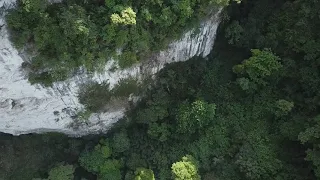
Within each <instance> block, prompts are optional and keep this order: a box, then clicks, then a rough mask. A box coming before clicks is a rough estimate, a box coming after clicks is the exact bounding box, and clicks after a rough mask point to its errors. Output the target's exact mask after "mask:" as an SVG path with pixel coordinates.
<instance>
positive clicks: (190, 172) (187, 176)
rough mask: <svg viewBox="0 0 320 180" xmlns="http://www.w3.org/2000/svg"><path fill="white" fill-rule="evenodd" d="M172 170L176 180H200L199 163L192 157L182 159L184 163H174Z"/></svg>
mask: <svg viewBox="0 0 320 180" xmlns="http://www.w3.org/2000/svg"><path fill="white" fill-rule="evenodd" d="M171 169H172V174H173V178H174V179H175V180H200V176H199V174H198V165H197V162H196V160H195V159H194V158H193V157H192V156H190V155H186V156H184V157H182V161H179V162H176V163H173V164H172V167H171Z"/></svg>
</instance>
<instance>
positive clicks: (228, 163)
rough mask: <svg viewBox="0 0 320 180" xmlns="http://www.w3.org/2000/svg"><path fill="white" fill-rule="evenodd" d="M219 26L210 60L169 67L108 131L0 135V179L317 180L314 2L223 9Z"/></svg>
mask: <svg viewBox="0 0 320 180" xmlns="http://www.w3.org/2000/svg"><path fill="white" fill-rule="evenodd" d="M139 2H140V1H139ZM153 2H162V1H161V0H159V1H153ZM170 2H173V1H170ZM181 2H182V1H181ZM183 2H195V1H192V0H190V1H188V0H186V1H183ZM197 2H202V1H197ZM138 4H139V3H138ZM221 18H222V22H221V24H220V27H219V30H218V33H217V37H216V43H215V46H214V49H213V51H212V52H211V54H210V55H209V56H208V57H207V58H199V57H195V58H192V59H190V60H189V61H187V62H180V63H174V64H170V65H167V66H166V68H164V69H163V70H161V71H160V72H159V73H158V74H157V76H156V80H155V81H154V83H152V84H151V85H150V86H151V88H149V89H148V90H147V91H146V94H145V96H144V97H143V99H142V101H141V102H140V103H139V104H138V105H137V107H136V108H134V109H132V110H131V111H130V112H128V114H127V116H126V118H124V119H123V120H121V121H120V122H118V124H117V125H116V126H115V127H114V128H113V129H112V131H110V132H108V134H106V135H99V136H98V135H97V136H92V137H83V138H79V139H76V138H67V137H64V136H63V135H55V134H48V135H24V136H21V137H11V136H1V138H2V139H3V140H1V146H0V148H1V149H2V150H1V153H0V158H1V159H0V160H1V161H0V173H1V174H0V177H2V178H3V179H4V180H7V179H12V180H20V179H21V177H23V178H24V179H32V178H38V179H39V180H41V179H48V180H72V179H79V180H81V179H82V180H84V179H88V180H91V179H98V180H121V179H124V180H155V179H156V180H158V179H159V180H167V179H174V180H200V179H202V180H239V179H241V180H315V179H319V178H320V139H319V135H320V113H319V112H320V111H319V107H320V103H319V102H320V91H319V90H320V68H319V65H320V41H319V40H320V39H319V38H320V34H319V29H320V21H319V20H320V19H319V18H320V1H318V0H243V1H242V2H241V3H237V2H231V3H230V4H229V5H228V6H227V7H225V9H224V12H223V13H222V15H221ZM137 22H138V21H137ZM90 102H91V101H90ZM91 103H94V102H91ZM99 103H100V102H99ZM92 107H95V106H94V104H93V105H92ZM57 136H59V137H58V138H57ZM2 142H7V143H8V144H10V143H14V144H15V145H2V144H3V143H2ZM27 155H28V156H27ZM26 157H28V158H30V159H27V158H26ZM44 157H46V158H44ZM24 160H25V161H24ZM25 163H27V164H25ZM0 179H1V178H0Z"/></svg>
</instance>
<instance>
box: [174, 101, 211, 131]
mask: <svg viewBox="0 0 320 180" xmlns="http://www.w3.org/2000/svg"><path fill="white" fill-rule="evenodd" d="M215 110H216V106H215V104H208V103H206V102H204V101H201V100H197V101H195V102H193V103H191V104H183V105H182V106H180V108H179V112H178V115H177V121H178V130H179V131H180V132H183V133H187V132H188V133H193V132H194V131H195V130H197V129H201V128H203V127H206V126H207V125H208V124H209V123H210V121H212V120H213V117H214V115H215Z"/></svg>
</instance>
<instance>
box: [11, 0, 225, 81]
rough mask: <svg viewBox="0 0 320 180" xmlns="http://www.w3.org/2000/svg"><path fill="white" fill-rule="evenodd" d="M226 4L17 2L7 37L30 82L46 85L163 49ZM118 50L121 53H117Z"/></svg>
mask: <svg viewBox="0 0 320 180" xmlns="http://www.w3.org/2000/svg"><path fill="white" fill-rule="evenodd" d="M227 3H228V0H222V1H221V0H201V1H197V0H183V1H173V0H152V1H149V0H142V1H127V0H105V1H104V0H90V1H87V0H66V1H62V2H61V3H54V4H51V3H49V2H47V1H44V0H18V2H17V7H16V8H14V9H12V10H11V11H10V12H9V13H8V15H7V18H6V19H7V23H8V27H9V29H10V31H11V39H12V41H13V43H14V45H15V46H16V47H17V48H19V49H26V50H27V52H28V53H29V54H30V56H31V57H33V58H32V61H31V63H30V64H28V67H29V69H30V70H31V71H30V73H29V81H30V82H31V83H42V84H44V85H47V86H48V85H50V84H51V83H52V82H55V81H61V80H65V79H66V78H67V77H70V76H72V75H73V74H74V73H75V72H76V71H77V70H78V68H79V67H82V66H84V67H85V68H86V69H87V70H88V71H89V72H93V71H97V70H101V69H103V67H104V65H105V63H106V62H107V61H108V60H110V59H115V60H117V64H118V66H119V68H127V67H130V66H131V65H132V64H134V63H136V62H138V61H141V60H143V59H146V58H147V57H148V56H150V55H151V53H152V52H155V51H157V50H160V49H163V48H165V47H166V45H168V43H169V42H171V41H172V40H174V39H177V38H179V37H180V36H181V35H182V33H183V32H184V31H186V30H187V29H189V28H191V27H193V26H195V25H196V24H197V23H199V21H200V20H201V18H204V17H205V16H207V15H208V14H210V12H212V10H213V9H214V8H217V7H218V6H222V5H226V4H227ZM119 51H120V52H121V53H119Z"/></svg>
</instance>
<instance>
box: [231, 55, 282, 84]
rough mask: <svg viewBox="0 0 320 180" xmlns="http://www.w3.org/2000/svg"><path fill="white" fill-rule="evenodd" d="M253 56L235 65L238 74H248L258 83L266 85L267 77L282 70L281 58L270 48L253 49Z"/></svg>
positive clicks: (234, 68) (234, 70)
mask: <svg viewBox="0 0 320 180" xmlns="http://www.w3.org/2000/svg"><path fill="white" fill-rule="evenodd" d="M251 52H252V56H251V57H250V58H249V59H247V60H244V61H243V62H242V64H239V65H236V66H234V67H233V72H235V73H237V74H247V75H248V77H249V79H250V80H251V81H253V82H255V83H257V84H262V85H265V84H266V82H265V80H264V79H265V78H267V77H269V76H271V75H272V74H273V73H275V72H277V71H279V70H280V68H281V67H282V65H281V63H280V62H279V61H280V58H279V57H278V56H276V55H274V54H273V53H272V52H271V51H270V50H268V49H265V50H262V51H261V50H259V49H252V50H251Z"/></svg>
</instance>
